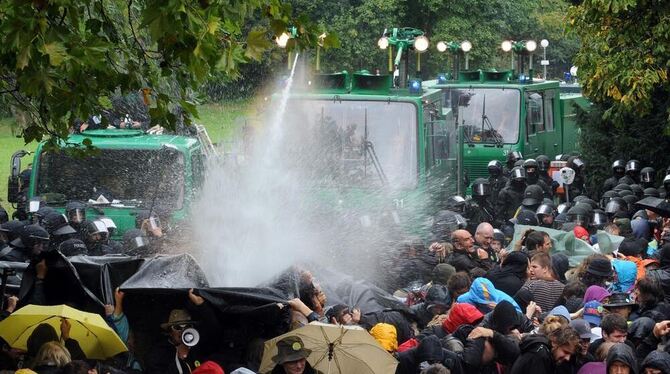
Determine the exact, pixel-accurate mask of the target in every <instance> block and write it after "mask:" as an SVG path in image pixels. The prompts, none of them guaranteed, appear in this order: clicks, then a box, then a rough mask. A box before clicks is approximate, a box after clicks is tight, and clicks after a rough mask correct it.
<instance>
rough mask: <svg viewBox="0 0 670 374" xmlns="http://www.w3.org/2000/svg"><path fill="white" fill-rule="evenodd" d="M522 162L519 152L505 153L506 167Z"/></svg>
mask: <svg viewBox="0 0 670 374" xmlns="http://www.w3.org/2000/svg"><path fill="white" fill-rule="evenodd" d="M520 160H523V156H522V155H521V152H519V151H512V152H508V153H507V165H514V164H515V163H516V162H517V161H520Z"/></svg>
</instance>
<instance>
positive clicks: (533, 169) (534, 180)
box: [523, 158, 552, 198]
mask: <svg viewBox="0 0 670 374" xmlns="http://www.w3.org/2000/svg"><path fill="white" fill-rule="evenodd" d="M523 168H524V169H526V184H527V185H529V186H530V185H537V186H539V187H540V188H542V194H543V195H544V197H547V198H551V195H552V193H551V188H550V187H549V186H548V185H547V183H545V181H544V180H542V178H540V172H539V163H538V162H537V161H535V160H533V159H532V158H529V159H528V160H525V161H524V162H523Z"/></svg>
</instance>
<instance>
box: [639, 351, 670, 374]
mask: <svg viewBox="0 0 670 374" xmlns="http://www.w3.org/2000/svg"><path fill="white" fill-rule="evenodd" d="M646 368H654V369H658V370H660V371H661V372H663V374H670V353H668V352H663V351H653V352H651V353H650V354H648V355H647V357H645V359H644V361H642V370H644V369H646Z"/></svg>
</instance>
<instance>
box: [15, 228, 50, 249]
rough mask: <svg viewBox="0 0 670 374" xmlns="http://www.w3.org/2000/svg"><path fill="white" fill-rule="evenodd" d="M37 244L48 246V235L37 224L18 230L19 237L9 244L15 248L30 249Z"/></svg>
mask: <svg viewBox="0 0 670 374" xmlns="http://www.w3.org/2000/svg"><path fill="white" fill-rule="evenodd" d="M39 242H42V243H45V244H48V243H49V233H48V232H47V230H45V229H44V228H43V227H42V226H40V225H37V224H32V225H25V226H23V227H22V228H21V229H20V230H19V237H18V238H16V239H14V240H13V241H12V242H11V243H10V244H11V245H12V246H13V247H16V248H25V249H32V248H33V246H34V245H35V244H37V243H39Z"/></svg>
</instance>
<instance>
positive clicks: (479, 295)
mask: <svg viewBox="0 0 670 374" xmlns="http://www.w3.org/2000/svg"><path fill="white" fill-rule="evenodd" d="M503 300H507V301H509V302H510V304H512V305H513V306H514V308H515V309H516V310H518V311H519V312H521V308H520V307H519V305H518V304H517V303H516V301H514V299H513V298H512V297H511V296H509V295H507V294H506V293H504V292H502V291H498V290H496V288H495V287H494V286H493V283H491V281H490V280H488V279H486V278H477V279H475V280H474V281H472V285H471V286H470V290H469V291H468V292H466V293H464V294H463V295H461V296H459V297H458V302H459V303H468V304H473V305H475V306H477V307H478V308H482V307H484V308H487V309H488V310H487V311H490V310H493V308H495V306H496V305H498V303H499V302H501V301H503Z"/></svg>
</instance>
